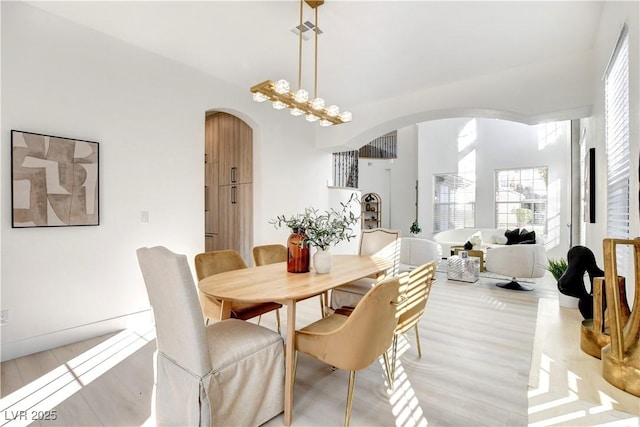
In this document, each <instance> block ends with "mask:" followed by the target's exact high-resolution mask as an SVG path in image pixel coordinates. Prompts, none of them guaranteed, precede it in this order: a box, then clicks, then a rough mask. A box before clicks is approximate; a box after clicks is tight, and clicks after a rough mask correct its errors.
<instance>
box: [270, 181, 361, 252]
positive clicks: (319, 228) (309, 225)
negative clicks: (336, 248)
mask: <svg viewBox="0 0 640 427" xmlns="http://www.w3.org/2000/svg"><path fill="white" fill-rule="evenodd" d="M353 202H359V200H358V198H357V196H356V193H352V194H351V197H349V200H348V201H347V202H346V203H343V202H340V205H341V209H340V210H336V209H334V208H331V209H329V210H327V211H324V212H321V211H320V210H318V209H315V208H312V207H308V208H305V210H304V212H303V213H298V214H294V215H292V216H290V217H287V216H285V215H279V216H277V217H275V218H274V219H271V220H269V224H272V225H273V226H274V227H275V228H282V227H287V228H289V229H291V230H292V231H293V230H300V231H303V232H304V234H305V235H306V239H305V241H304V242H303V244H306V245H313V246H315V247H317V248H320V249H323V250H327V249H329V248H330V247H331V245H335V244H337V243H340V242H342V241H343V240H346V241H351V239H353V238H355V237H356V235H355V234H354V231H353V226H354V225H355V224H357V223H358V220H359V219H360V217H358V216H356V215H354V214H353V211H352V210H351V209H350V207H351V203H353Z"/></svg>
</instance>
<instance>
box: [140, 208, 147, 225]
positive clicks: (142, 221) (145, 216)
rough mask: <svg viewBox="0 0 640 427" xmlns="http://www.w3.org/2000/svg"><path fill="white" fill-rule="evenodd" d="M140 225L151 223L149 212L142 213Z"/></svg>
mask: <svg viewBox="0 0 640 427" xmlns="http://www.w3.org/2000/svg"><path fill="white" fill-rule="evenodd" d="M140 223H142V224H148V223H149V211H140Z"/></svg>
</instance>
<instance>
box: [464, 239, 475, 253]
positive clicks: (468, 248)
mask: <svg viewBox="0 0 640 427" xmlns="http://www.w3.org/2000/svg"><path fill="white" fill-rule="evenodd" d="M464 248H465V250H467V251H470V250H471V249H473V245H472V244H471V242H470V241H468V240H467V243H465V244H464Z"/></svg>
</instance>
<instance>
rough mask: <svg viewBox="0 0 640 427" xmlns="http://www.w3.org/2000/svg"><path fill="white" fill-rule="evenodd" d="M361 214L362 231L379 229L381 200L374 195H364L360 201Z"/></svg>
mask: <svg viewBox="0 0 640 427" xmlns="http://www.w3.org/2000/svg"><path fill="white" fill-rule="evenodd" d="M361 206H362V213H361V215H360V219H361V221H362V229H363V230H369V229H372V228H380V227H381V226H382V225H381V224H382V219H381V218H380V216H381V214H382V200H381V199H380V196H379V195H378V194H376V193H364V194H363V195H362V200H361Z"/></svg>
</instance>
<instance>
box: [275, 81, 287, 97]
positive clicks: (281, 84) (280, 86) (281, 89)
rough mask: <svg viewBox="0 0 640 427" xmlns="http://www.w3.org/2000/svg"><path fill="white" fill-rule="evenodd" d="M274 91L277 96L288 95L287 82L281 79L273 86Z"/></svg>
mask: <svg viewBox="0 0 640 427" xmlns="http://www.w3.org/2000/svg"><path fill="white" fill-rule="evenodd" d="M274 90H275V91H276V92H277V93H279V94H285V93H289V82H288V81H286V80H284V79H282V80H278V81H277V82H275V84H274Z"/></svg>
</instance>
